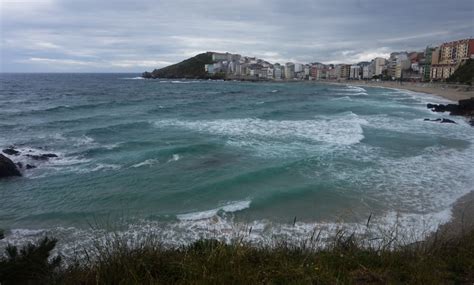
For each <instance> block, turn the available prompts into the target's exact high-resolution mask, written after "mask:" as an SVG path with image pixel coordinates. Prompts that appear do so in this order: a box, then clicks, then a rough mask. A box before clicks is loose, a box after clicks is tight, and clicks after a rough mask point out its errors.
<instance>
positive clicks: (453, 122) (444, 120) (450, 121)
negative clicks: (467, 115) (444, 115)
mask: <svg viewBox="0 0 474 285" xmlns="http://www.w3.org/2000/svg"><path fill="white" fill-rule="evenodd" d="M441 123H442V124H443V123H449V124H456V122H455V121H453V120H450V119H443V120H441Z"/></svg>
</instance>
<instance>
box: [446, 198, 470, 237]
mask: <svg viewBox="0 0 474 285" xmlns="http://www.w3.org/2000/svg"><path fill="white" fill-rule="evenodd" d="M452 214H453V216H452V218H451V221H449V222H448V223H446V224H444V225H441V226H440V228H439V231H438V235H439V234H441V236H444V237H448V238H450V237H451V238H452V237H456V236H459V235H462V234H465V233H467V232H469V231H471V230H473V229H474V191H472V192H470V193H468V194H466V195H464V196H462V197H461V198H460V199H459V200H457V201H456V203H455V204H454V205H453V209H452Z"/></svg>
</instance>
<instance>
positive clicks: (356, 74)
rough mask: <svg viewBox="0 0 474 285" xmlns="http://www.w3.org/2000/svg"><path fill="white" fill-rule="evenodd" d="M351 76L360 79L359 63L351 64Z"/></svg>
mask: <svg viewBox="0 0 474 285" xmlns="http://www.w3.org/2000/svg"><path fill="white" fill-rule="evenodd" d="M349 78H350V79H360V66H359V65H357V64H354V65H351V66H350V73H349Z"/></svg>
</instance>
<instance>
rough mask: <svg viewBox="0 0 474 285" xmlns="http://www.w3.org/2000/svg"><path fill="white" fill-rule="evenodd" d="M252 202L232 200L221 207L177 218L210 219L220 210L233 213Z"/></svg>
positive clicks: (183, 219)
mask: <svg viewBox="0 0 474 285" xmlns="http://www.w3.org/2000/svg"><path fill="white" fill-rule="evenodd" d="M250 203H251V201H237V202H231V203H229V204H226V205H224V206H221V207H219V208H215V209H212V210H207V211H200V212H193V213H188V214H181V215H177V218H178V219H179V220H181V221H196V220H204V219H209V218H212V217H214V216H216V215H217V214H218V213H219V211H223V212H226V213H232V212H238V211H242V210H245V209H247V208H249V207H250Z"/></svg>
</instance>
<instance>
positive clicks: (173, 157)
mask: <svg viewBox="0 0 474 285" xmlns="http://www.w3.org/2000/svg"><path fill="white" fill-rule="evenodd" d="M180 159H181V157H180V156H179V154H173V156H172V157H171V158H170V159H169V160H168V162H173V161H178V160H180Z"/></svg>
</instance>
